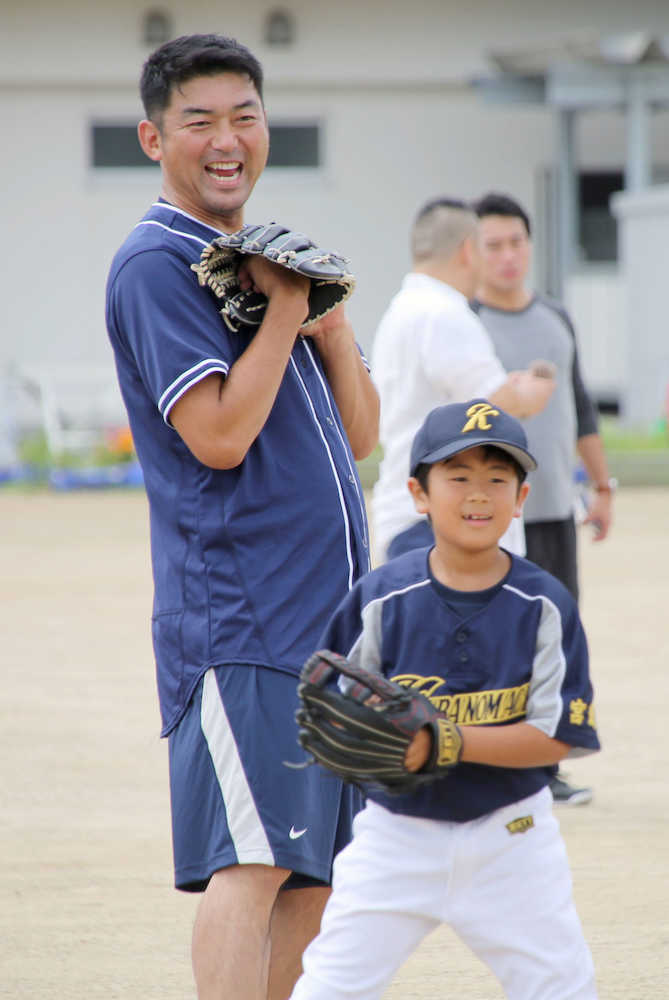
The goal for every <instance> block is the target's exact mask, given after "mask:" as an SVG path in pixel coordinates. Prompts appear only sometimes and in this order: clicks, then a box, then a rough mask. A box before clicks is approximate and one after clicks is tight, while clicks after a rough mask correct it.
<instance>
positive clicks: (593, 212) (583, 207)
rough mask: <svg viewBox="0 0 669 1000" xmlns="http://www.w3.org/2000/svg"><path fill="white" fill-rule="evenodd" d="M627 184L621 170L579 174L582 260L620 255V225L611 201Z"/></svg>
mask: <svg viewBox="0 0 669 1000" xmlns="http://www.w3.org/2000/svg"><path fill="white" fill-rule="evenodd" d="M624 186H625V181H624V177H623V173H622V171H621V170H598V171H590V170H588V171H581V172H580V173H579V176H578V242H579V246H580V249H581V257H582V260H585V261H588V262H592V263H603V262H610V261H616V260H617V259H618V227H617V225H616V218H615V216H614V215H613V213H612V211H611V208H610V205H609V202H610V199H611V195H612V194H613V193H614V192H615V191H621V190H622V189H623V187H624Z"/></svg>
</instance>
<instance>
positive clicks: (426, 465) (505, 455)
mask: <svg viewBox="0 0 669 1000" xmlns="http://www.w3.org/2000/svg"><path fill="white" fill-rule="evenodd" d="M483 449H484V454H485V457H486V458H487V459H497V460H498V461H502V462H505V463H506V465H508V466H509V467H510V468H511V469H513V471H514V473H515V474H516V477H517V479H518V489H520V487H521V486H522V485H523V483H524V482H525V480H526V479H527V473H526V472H525V469H524V468H523V467H522V465H521V464H520V462H517V461H516V460H515V458H514V457H513V455H510V454H509V452H508V451H505V450H504V448H498V447H497V446H496V445H494V444H486V445H483ZM460 454H462V453H461V452H456V453H455V455H450V456H449V459H451V458H455V457H456V455H460ZM438 464H439V463H438V462H421V464H420V465H419V466H417V468H416V474H415V478H416V479H417V480H418V482H419V483H420V485H421V487H422V489H423V492H424V493H428V492H429V490H428V488H427V477H428V475H429V473H430V469H431V468H432V466H433V465H438Z"/></svg>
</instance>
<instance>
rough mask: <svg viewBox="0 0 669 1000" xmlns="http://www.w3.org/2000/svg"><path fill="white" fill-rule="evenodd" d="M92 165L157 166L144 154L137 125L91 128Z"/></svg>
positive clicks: (97, 126)
mask: <svg viewBox="0 0 669 1000" xmlns="http://www.w3.org/2000/svg"><path fill="white" fill-rule="evenodd" d="M91 165H92V166H93V167H152V168H153V169H156V167H157V164H156V163H154V162H153V160H150V159H149V158H148V156H146V154H145V153H144V152H143V150H142V147H141V146H140V144H139V139H138V138H137V126H136V125H100V124H94V125H93V126H92V127H91Z"/></svg>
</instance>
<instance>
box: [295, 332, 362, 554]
mask: <svg viewBox="0 0 669 1000" xmlns="http://www.w3.org/2000/svg"><path fill="white" fill-rule="evenodd" d="M302 345H303V347H305V348H306V351H307V354H308V355H309V360H310V361H311V364H312V366H313V369H314V371H315V372H316V377H317V378H318V381H319V382H320V383H321V386H322V387H323V393H324V395H325V399H326V402H327V405H328V409H329V411H330V416H331V417H332V421H333V423H334V426H335V429H336V431H337V435H338V436H339V440H340V441H341V443H342V448H343V449H344V454H345V455H346V462H347V464H348V469H349V472H350V474H351V477H352V479H353V485H354V486H355V492H356V494H357V497H358V503H359V504H360V508H361V510H362V515H363V517H362V523H363V525H365V541H367V527H366V525H367V519H366V517H365V512H364V509H363V503H362V498H361V496H360V490H359V489H358V477H357V476H356V475H355V473H354V471H353V466H352V465H351V459H350V456H349V449H348V447H347V445H346V442H345V441H344V438H343V437H342V433H341V431H340V429H339V423H338V421H337V419H336V417H335V415H334V413H333V412H332V406H331V405H330V394H329V393H328V389H327V386H326V384H325V379H324V378H323V376H322V375H321V373H320V371H319V370H318V365H317V364H316V359H315V358H314V355H313V351H312V349H311V344H308V343H307V340H306V338H304V337H303V338H302ZM356 350H357V348H356Z"/></svg>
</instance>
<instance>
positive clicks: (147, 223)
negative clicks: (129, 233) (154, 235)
mask: <svg viewBox="0 0 669 1000" xmlns="http://www.w3.org/2000/svg"><path fill="white" fill-rule="evenodd" d="M140 226H158V228H159V229H166V230H167V232H168V233H174V235H175V236H184V237H185V238H186V239H187V240H194V241H195V242H196V243H200V244H201V245H202V246H203V247H208V246H209V243H208V242H207V240H203V239H201V238H200V237H199V236H193V235H192V234H191V233H184V232H182V231H181V230H180V229H172V227H171V226H166V225H165V223H164V222H157V221H156V220H155V219H144V220H143V221H142V222H138V223H137V225H136V226H135V229H139V227H140ZM215 231H216V230H214V232H215Z"/></svg>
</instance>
